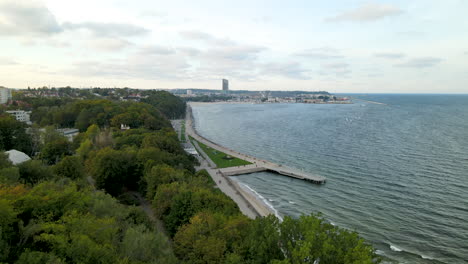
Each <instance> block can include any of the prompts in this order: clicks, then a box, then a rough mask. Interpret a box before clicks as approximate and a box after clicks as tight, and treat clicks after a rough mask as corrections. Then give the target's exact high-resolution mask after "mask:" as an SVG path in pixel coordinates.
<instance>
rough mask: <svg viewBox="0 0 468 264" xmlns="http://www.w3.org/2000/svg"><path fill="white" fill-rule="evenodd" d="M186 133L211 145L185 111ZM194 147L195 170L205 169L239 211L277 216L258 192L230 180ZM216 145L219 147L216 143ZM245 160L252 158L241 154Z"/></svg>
mask: <svg viewBox="0 0 468 264" xmlns="http://www.w3.org/2000/svg"><path fill="white" fill-rule="evenodd" d="M185 122H186V134H187V135H189V136H191V137H193V138H194V139H196V140H198V141H200V142H202V143H204V144H207V145H211V146H213V144H214V143H213V142H209V141H207V140H206V139H204V138H203V137H201V136H200V135H198V133H197V132H196V131H195V129H194V127H193V120H192V115H191V113H189V112H188V113H187V117H186V120H185ZM194 145H195V146H194V147H195V148H196V149H197V151H198V152H199V153H200V155H201V157H202V158H200V160H199V161H200V166H199V167H197V170H202V169H205V170H206V171H207V172H208V173H209V174H210V176H211V178H212V179H213V180H214V182H215V183H216V185H217V187H218V188H219V189H220V190H221V191H222V192H223V193H224V194H226V195H227V196H229V197H230V198H231V199H232V200H233V201H234V202H235V203H236V204H237V205H238V206H239V209H240V210H241V212H242V213H243V214H244V215H246V216H247V217H249V218H252V219H254V218H256V217H259V216H260V217H263V216H267V215H270V214H274V215H276V216H279V215H278V213H277V212H276V211H275V210H274V209H273V208H272V206H271V205H269V204H267V203H266V201H264V200H262V198H261V197H259V195H258V194H255V193H254V191H253V190H251V189H250V188H249V187H246V186H241V183H239V182H237V181H235V180H232V179H231V178H230V177H229V176H225V175H224V174H222V173H221V170H219V169H216V165H215V164H214V162H212V161H211V160H210V158H209V157H208V155H206V153H204V152H203V150H202V149H201V148H200V147H199V146H198V145H197V143H196V142H194ZM216 147H218V148H219V147H220V146H219V145H216ZM222 151H223V152H225V153H227V154H229V155H235V156H239V154H240V153H237V152H234V151H233V150H230V149H227V148H223V149H222ZM242 158H243V159H245V160H248V161H251V162H254V161H255V160H254V158H251V157H247V156H243V157H242Z"/></svg>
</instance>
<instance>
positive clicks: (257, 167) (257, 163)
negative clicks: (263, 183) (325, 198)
mask: <svg viewBox="0 0 468 264" xmlns="http://www.w3.org/2000/svg"><path fill="white" fill-rule="evenodd" d="M185 129H186V133H187V134H188V135H190V136H191V137H193V138H194V139H195V140H197V141H198V142H201V143H203V144H205V145H207V146H209V147H211V148H213V149H216V150H218V151H221V152H224V153H226V154H227V155H230V156H233V157H236V158H239V159H243V160H246V161H248V162H251V163H252V164H251V165H245V166H238V167H229V168H224V169H219V172H221V173H222V174H223V175H225V176H235V175H240V174H248V173H254V172H260V171H270V172H276V173H278V174H281V175H285V176H288V177H293V178H296V179H301V180H305V181H309V182H312V183H315V184H324V183H325V182H326V178H325V177H322V176H319V175H314V174H310V173H306V172H303V171H300V170H297V169H294V168H291V167H286V166H283V165H281V164H276V163H273V162H270V161H267V160H262V159H258V158H256V157H252V156H249V155H246V154H243V153H240V152H237V151H234V150H232V149H229V148H226V147H223V146H221V145H218V144H216V143H214V142H212V141H210V140H208V139H206V138H204V137H202V136H200V135H199V134H198V133H197V132H196V131H195V129H194V126H193V117H192V111H191V108H190V106H188V109H187V118H186V128H185Z"/></svg>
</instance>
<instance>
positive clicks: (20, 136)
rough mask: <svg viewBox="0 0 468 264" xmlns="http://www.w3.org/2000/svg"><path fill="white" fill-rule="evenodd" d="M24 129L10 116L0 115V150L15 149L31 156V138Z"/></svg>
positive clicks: (22, 124) (22, 125) (23, 126)
mask: <svg viewBox="0 0 468 264" xmlns="http://www.w3.org/2000/svg"><path fill="white" fill-rule="evenodd" d="M25 127H26V126H25V124H24V123H21V122H19V121H16V120H15V119H14V118H13V117H12V116H10V115H0V150H11V149H16V150H19V151H22V152H24V153H26V154H28V155H31V150H32V148H31V145H32V144H31V138H30V137H29V136H28V135H27V134H26V129H25Z"/></svg>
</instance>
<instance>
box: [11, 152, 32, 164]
mask: <svg viewBox="0 0 468 264" xmlns="http://www.w3.org/2000/svg"><path fill="white" fill-rule="evenodd" d="M5 153H6V154H7V155H8V159H9V160H10V161H11V163H13V165H18V164H21V163H23V162H25V161H28V160H30V159H31V158H30V157H29V156H28V155H26V153H24V152H21V151H18V150H16V149H12V150H9V151H5Z"/></svg>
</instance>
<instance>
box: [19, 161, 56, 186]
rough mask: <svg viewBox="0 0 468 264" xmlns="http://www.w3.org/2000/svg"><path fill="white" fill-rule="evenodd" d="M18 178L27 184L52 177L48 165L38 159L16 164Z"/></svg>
mask: <svg viewBox="0 0 468 264" xmlns="http://www.w3.org/2000/svg"><path fill="white" fill-rule="evenodd" d="M18 169H19V174H20V179H21V181H22V182H24V183H27V184H36V183H39V182H41V181H45V180H49V179H52V178H53V174H52V170H51V168H50V167H48V166H46V165H44V164H43V163H42V162H41V161H39V160H28V161H26V162H23V163H21V164H19V165H18Z"/></svg>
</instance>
